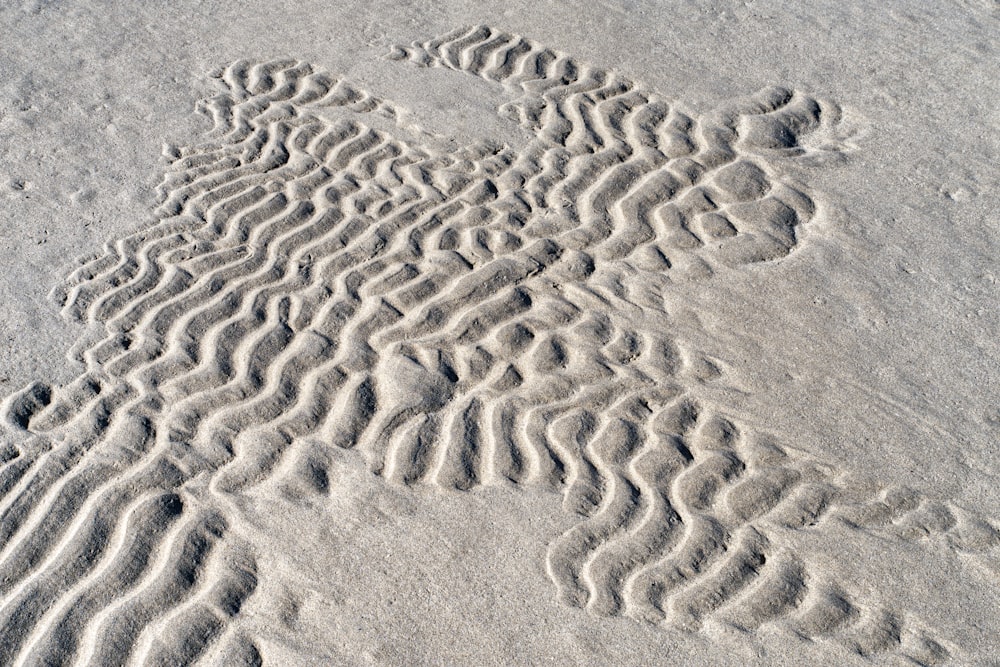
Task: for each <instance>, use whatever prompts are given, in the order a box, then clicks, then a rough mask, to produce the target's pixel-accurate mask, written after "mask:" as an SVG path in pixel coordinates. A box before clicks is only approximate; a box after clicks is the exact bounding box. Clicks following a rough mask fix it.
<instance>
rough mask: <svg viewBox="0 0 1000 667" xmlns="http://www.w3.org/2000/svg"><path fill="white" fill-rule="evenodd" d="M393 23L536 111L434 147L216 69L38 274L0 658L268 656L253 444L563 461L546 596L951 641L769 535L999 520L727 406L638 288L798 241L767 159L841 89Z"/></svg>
mask: <svg viewBox="0 0 1000 667" xmlns="http://www.w3.org/2000/svg"><path fill="white" fill-rule="evenodd" d="M392 56H393V57H394V58H395V59H401V60H408V61H412V62H413V63H416V64H418V65H423V66H435V67H445V68H450V69H453V70H458V71H462V72H466V73H468V74H471V75H474V76H478V77H481V78H483V79H486V80H488V81H491V82H495V83H496V85H498V86H502V87H504V89H505V90H507V91H508V92H509V93H510V94H511V95H512V96H513V97H514V98H515V101H513V102H512V103H510V104H508V105H506V106H505V107H504V108H503V109H501V112H502V113H503V114H505V115H506V116H508V117H510V118H513V119H515V120H516V121H517V122H519V123H520V124H522V125H523V127H524V128H526V129H528V130H530V132H531V133H532V136H533V137H534V138H533V140H531V141H530V142H528V144H527V145H526V146H525V147H524V148H523V149H521V150H518V151H514V150H512V149H509V148H505V147H499V146H494V145H491V144H489V143H484V144H482V145H474V146H468V147H465V148H462V149H459V150H455V151H451V152H442V151H441V150H439V149H432V148H429V147H428V146H425V145H422V144H421V143H420V142H419V140H414V139H413V138H412V136H411V135H412V134H413V133H412V132H411V131H410V130H409V129H406V128H403V127H399V128H398V132H393V131H390V130H385V129H376V127H375V126H378V127H382V128H384V127H387V126H388V127H394V123H395V122H396V119H398V118H399V113H398V112H397V110H396V108H395V107H394V106H393V105H392V104H390V103H388V102H385V101H383V100H379V99H376V98H373V97H372V96H370V95H368V94H367V93H365V92H364V91H361V90H359V89H358V88H356V87H355V86H353V85H351V84H350V83H349V82H346V81H344V80H342V79H339V78H337V77H334V76H332V75H330V74H328V73H325V72H322V71H317V70H315V69H314V68H313V67H312V66H310V65H308V64H306V63H302V62H296V61H276V62H268V63H247V62H238V63H235V64H233V65H230V66H229V67H226V68H225V69H223V70H220V71H219V72H217V73H216V78H217V79H218V80H219V82H220V84H221V92H220V93H219V94H218V95H216V96H215V97H213V98H210V99H208V100H205V101H204V102H203V104H202V105H201V110H202V111H204V112H205V113H207V114H208V115H209V116H210V117H211V118H212V119H213V120H214V123H215V129H214V131H213V132H212V133H211V136H210V137H208V138H207V139H206V140H205V142H204V143H201V144H198V145H195V146H191V147H185V148H175V147H167V148H166V150H165V153H166V154H167V155H168V156H169V157H170V159H171V161H172V162H171V167H170V170H169V171H168V173H167V176H166V178H165V180H164V183H163V186H162V192H161V195H162V204H161V206H160V208H159V210H158V219H157V222H156V224H154V225H152V226H150V227H148V228H146V229H143V230H141V231H139V232H137V233H135V234H133V235H131V236H128V237H125V238H123V239H118V240H116V241H113V242H111V243H109V244H108V245H107V247H106V248H105V250H104V252H103V253H101V254H99V255H97V256H96V257H94V258H92V259H91V260H90V261H88V262H87V263H85V264H83V265H82V266H81V267H79V268H78V269H76V270H75V271H74V272H73V273H72V274H71V275H70V276H69V277H68V278H67V280H66V281H65V282H64V284H63V285H61V286H60V287H59V288H57V290H56V292H55V294H56V298H57V299H58V300H59V302H60V303H61V305H62V307H63V309H64V312H65V313H66V314H67V316H69V317H72V318H77V319H80V320H83V321H86V322H91V323H97V324H99V325H101V326H102V327H103V332H104V335H103V338H102V339H101V340H99V341H96V342H93V343H92V344H90V345H87V346H82V347H81V348H80V349H79V350H77V352H78V354H79V356H80V358H81V359H82V360H83V361H84V363H85V364H86V372H85V373H84V374H83V375H82V376H81V377H80V378H79V379H78V380H76V381H74V382H72V383H69V384H67V385H65V386H61V387H49V386H47V385H45V384H42V383H36V384H34V385H32V386H31V387H28V388H26V389H25V390H23V391H21V392H18V393H17V394H14V395H12V396H10V397H9V398H8V399H7V400H6V402H5V404H4V416H5V418H6V422H7V426H8V429H7V430H8V434H7V436H6V437H7V440H8V442H7V443H6V444H5V445H4V449H3V452H5V453H4V455H3V458H4V463H3V464H2V466H3V467H2V468H0V492H2V496H0V636H3V637H5V638H7V639H6V640H5V641H4V642H2V643H0V663H4V664H7V663H13V662H15V661H17V660H19V659H21V660H27V661H29V662H31V661H40V662H45V661H51V660H69V659H71V658H77V659H81V660H88V659H89V660H92V661H94V662H95V663H97V664H119V663H124V662H126V661H128V660H135V661H150V662H153V663H156V664H159V663H161V662H162V663H171V664H172V663H187V662H191V661H194V660H196V659H198V658H200V657H205V656H207V655H209V650H210V649H212V650H215V649H216V648H217V647H221V648H219V649H218V650H221V651H223V652H224V653H226V654H227V655H230V656H235V658H234V659H238V660H240V661H242V663H245V664H254V663H257V662H260V660H261V655H260V651H259V648H258V647H257V646H256V645H255V643H254V641H253V640H252V638H250V637H249V636H247V635H246V634H245V633H243V632H242V631H241V630H240V629H239V628H238V627H237V624H234V623H232V620H233V619H234V618H237V617H238V616H239V614H240V610H241V607H242V605H243V604H244V602H245V601H246V600H247V599H248V598H249V597H250V596H252V595H253V593H254V591H255V590H256V588H257V583H258V576H264V575H262V574H260V573H258V571H257V565H256V561H255V558H254V548H253V545H252V544H246V543H243V542H242V541H240V540H239V539H236V538H235V537H234V536H232V535H230V533H231V532H232V531H231V526H232V524H233V523H235V522H238V521H239V516H238V515H237V514H236V513H235V511H234V509H233V505H232V504H231V503H230V502H229V501H230V500H231V499H232V498H233V497H234V496H235V495H237V494H239V493H240V492H242V491H244V490H246V489H248V488H250V487H252V486H254V485H256V484H259V483H261V482H262V481H264V480H267V479H268V478H271V477H273V476H275V475H279V474H280V475H289V476H292V477H294V478H295V479H296V480H297V486H296V488H297V489H299V492H301V493H303V494H318V495H323V494H326V493H328V492H329V486H330V477H329V474H328V471H327V466H328V465H329V462H330V461H331V460H332V456H331V453H330V452H333V451H334V450H335V449H336V448H340V449H347V450H352V451H354V452H356V453H357V456H359V457H363V458H364V460H365V461H366V463H367V465H368V466H369V467H370V469H371V470H372V471H373V472H375V473H376V474H378V475H381V476H382V477H384V478H385V479H386V480H387V482H388V483H397V484H402V485H412V484H418V483H424V484H433V485H437V486H439V487H443V488H446V489H469V488H472V487H475V486H477V485H483V484H497V483H505V484H508V483H512V484H515V485H526V484H533V485H541V486H544V487H546V488H550V489H552V490H553V491H555V492H557V493H559V494H561V495H562V498H563V508H564V510H565V511H568V512H571V513H574V514H575V515H578V517H579V522H578V523H577V524H576V525H575V526H573V527H572V528H571V529H570V530H569V531H567V532H566V533H565V534H563V535H560V536H557V537H555V538H554V539H553V541H552V542H551V544H550V546H549V549H548V559H547V569H548V573H549V575H550V577H551V579H552V581H553V582H554V584H555V588H556V592H557V595H558V596H559V599H560V600H562V601H564V602H566V603H568V604H573V605H578V606H582V607H586V608H588V609H589V610H591V611H593V612H595V613H598V614H603V615H613V614H626V615H629V616H632V617H635V618H637V619H642V620H644V621H648V622H656V623H665V624H667V625H669V626H671V627H675V628H683V629H691V630H696V629H698V628H700V627H702V626H703V625H704V624H705V623H706V622H707V621H709V620H715V621H718V622H723V623H728V624H730V625H732V626H735V627H737V628H740V629H742V630H745V631H752V630H754V629H756V628H758V627H759V626H761V625H762V624H765V623H774V622H778V623H783V624H785V625H786V627H788V628H791V629H792V630H793V631H794V632H797V633H799V634H801V635H802V636H804V637H808V638H820V637H831V638H833V639H835V640H837V641H840V642H841V643H843V644H845V645H847V646H849V647H850V648H852V649H853V650H855V651H856V652H858V653H859V654H862V655H872V654H876V653H886V652H895V653H899V654H902V655H906V656H909V657H911V658H912V659H914V660H918V661H921V662H922V663H925V664H933V663H935V662H939V661H943V660H945V659H946V658H947V657H948V655H949V651H948V650H947V649H945V648H944V647H943V646H942V644H941V643H939V642H940V641H944V640H942V639H941V638H935V637H931V636H926V634H925V633H924V632H923V631H921V630H920V629H919V627H918V626H913V625H912V624H908V623H907V622H906V619H905V614H904V611H905V610H894V609H882V608H880V607H879V604H878V600H877V599H860V600H858V599H855V596H854V594H852V593H851V592H850V590H849V588H850V586H849V582H827V581H825V580H824V579H823V578H822V577H820V576H817V574H816V573H815V572H814V571H813V570H812V569H811V568H810V564H809V563H808V562H806V561H805V560H804V557H803V556H802V555H801V554H798V553H796V552H795V551H794V549H792V548H791V545H792V543H793V542H792V541H791V540H789V537H788V536H789V535H790V534H791V533H793V532H794V531H805V530H823V527H824V525H827V522H830V521H835V520H836V521H840V522H842V523H844V524H846V525H848V526H850V527H852V528H853V529H855V530H874V531H880V532H882V533H884V534H885V536H886V538H887V539H899V540H916V539H921V538H924V537H927V536H936V537H939V538H940V539H942V540H944V541H946V542H947V543H948V544H949V545H951V546H952V547H953V548H955V549H958V550H962V551H965V552H973V551H988V550H991V549H994V548H995V547H996V544H997V542H998V533H997V531H996V530H995V529H994V528H993V527H992V526H991V525H989V524H988V523H986V522H983V521H981V520H977V519H974V518H971V517H968V518H967V517H963V516H958V515H957V512H956V511H955V510H953V509H950V508H949V507H948V506H946V505H945V504H941V503H934V502H932V501H930V500H928V499H925V498H921V497H919V496H917V495H915V494H911V493H907V492H906V491H905V490H902V489H900V490H893V489H877V488H876V489H870V490H864V489H859V488H858V487H857V486H855V485H851V484H846V483H844V482H842V481H841V479H842V476H841V472H842V471H839V470H835V469H833V468H831V467H830V466H826V465H824V464H823V463H822V462H819V461H814V460H811V459H810V458H808V457H805V456H801V455H798V454H796V453H795V452H793V451H791V450H790V449H788V448H785V447H782V446H780V444H777V443H774V442H771V441H769V440H768V438H766V437H765V436H763V435H761V434H755V433H750V432H747V430H746V429H744V428H742V427H741V426H740V425H739V424H737V423H734V422H733V421H732V420H730V419H729V418H727V417H726V416H725V414H724V409H723V408H722V407H720V406H716V405H712V404H711V403H710V402H708V401H705V400H703V399H702V398H700V397H699V396H698V383H697V381H695V380H693V379H692V376H693V374H692V373H691V372H689V371H690V368H689V367H690V366H691V364H690V363H689V362H688V361H686V359H687V357H686V356H685V354H683V352H682V347H683V344H684V341H679V340H676V339H675V337H674V336H673V335H672V333H671V324H670V323H671V315H670V313H669V312H668V311H667V308H666V304H665V300H664V298H663V295H664V294H666V293H667V292H668V291H669V290H670V289H671V285H673V284H675V283H676V282H677V281H681V280H697V279H701V278H705V277H707V276H710V275H712V274H713V273H714V272H716V271H720V270H730V269H729V268H728V267H738V266H741V265H745V264H751V263H758V262H766V261H772V260H777V259H780V258H782V257H784V256H786V255H787V254H788V253H790V252H792V251H793V250H794V249H795V248H796V247H797V245H798V244H799V243H800V242H801V240H802V233H803V229H804V228H805V226H806V225H808V223H809V222H810V220H811V219H812V218H813V217H814V216H815V215H816V214H817V208H818V207H817V203H816V202H817V196H816V195H815V194H814V193H811V192H808V190H807V189H806V188H804V187H803V186H801V185H796V184H793V183H792V182H790V181H788V180H787V179H785V178H782V177H781V176H780V175H779V170H778V169H777V168H776V167H775V162H774V158H775V157H777V156H780V157H796V156H800V155H805V154H809V153H810V151H812V150H813V149H810V148H808V147H807V146H808V142H807V141H806V138H807V137H808V136H809V135H810V134H811V133H813V132H814V131H817V130H819V129H827V130H828V129H829V126H830V125H831V124H834V123H836V120H837V118H838V115H839V114H838V111H837V109H836V106H835V105H832V104H830V103H828V102H821V101H818V100H816V99H814V98H813V97H811V96H809V95H806V94H804V93H801V92H798V91H792V90H786V89H771V90H767V91H763V92H762V93H760V94H759V95H757V96H756V97H754V98H752V99H750V100H745V101H741V102H738V103H734V104H733V105H731V106H729V107H727V108H724V109H720V110H719V111H717V112H715V113H712V114H708V115H706V116H704V117H698V118H696V117H693V116H690V115H688V114H685V113H684V112H683V111H681V110H680V109H679V108H678V106H677V105H676V104H675V103H674V102H672V101H669V100H667V99H665V98H663V97H661V96H659V95H658V94H656V93H654V92H652V91H649V90H646V89H645V88H643V87H642V86H640V85H639V84H637V83H634V82H632V81H630V80H628V79H627V78H625V77H623V76H621V75H620V74H618V73H615V72H613V71H609V70H604V69H600V68H595V67H592V66H590V65H588V64H586V63H582V62H579V61H577V60H575V59H573V58H571V57H570V56H568V55H565V54H561V53H557V52H554V51H551V50H549V49H546V48H544V47H543V46H541V45H538V44H536V43H534V42H532V41H530V40H526V39H524V38H521V37H519V36H516V35H510V34H505V33H499V32H496V31H494V30H492V29H490V28H488V27H485V26H476V27H472V28H467V29H462V30H459V31H457V32H455V33H453V34H449V35H446V36H443V37H441V38H437V39H433V40H431V41H429V42H426V43H423V44H415V45H412V46H409V47H400V48H397V49H396V50H394V52H393V54H392Z"/></svg>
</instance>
